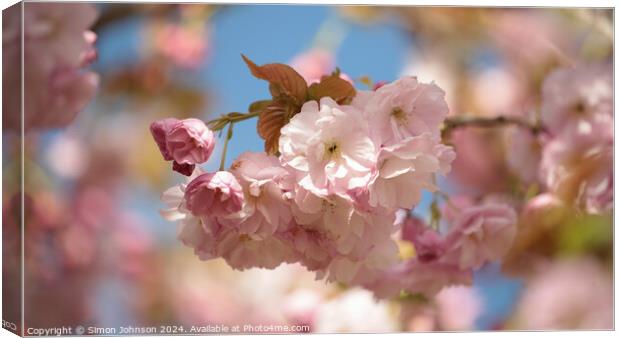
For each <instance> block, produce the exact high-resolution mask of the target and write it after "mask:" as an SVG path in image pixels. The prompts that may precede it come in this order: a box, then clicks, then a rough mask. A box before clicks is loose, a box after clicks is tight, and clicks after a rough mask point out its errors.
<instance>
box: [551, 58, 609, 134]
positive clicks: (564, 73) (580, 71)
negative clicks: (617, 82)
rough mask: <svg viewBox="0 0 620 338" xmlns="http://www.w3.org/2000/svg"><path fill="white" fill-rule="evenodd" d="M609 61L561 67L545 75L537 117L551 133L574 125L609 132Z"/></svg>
mask: <svg viewBox="0 0 620 338" xmlns="http://www.w3.org/2000/svg"><path fill="white" fill-rule="evenodd" d="M612 74H613V72H612V67H611V65H609V64H585V65H579V66H577V67H575V68H563V69H558V70H555V71H553V72H552V73H551V74H550V75H548V76H547V78H546V79H545V82H544V83H543V89H542V108H541V118H542V122H543V125H544V126H545V128H547V130H549V131H551V132H552V133H553V134H554V135H556V136H557V135H559V134H561V133H563V132H569V133H573V132H574V130H575V129H579V130H582V131H583V130H590V129H597V128H601V129H604V130H599V132H601V131H604V132H605V133H606V134H609V133H611V132H612V126H613V116H612V115H613V89H612V83H613V80H612Z"/></svg>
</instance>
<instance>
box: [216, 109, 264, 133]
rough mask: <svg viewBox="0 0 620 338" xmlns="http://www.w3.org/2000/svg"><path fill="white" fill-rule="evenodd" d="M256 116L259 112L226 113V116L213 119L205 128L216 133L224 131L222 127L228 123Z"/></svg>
mask: <svg viewBox="0 0 620 338" xmlns="http://www.w3.org/2000/svg"><path fill="white" fill-rule="evenodd" d="M258 115H260V111H256V112H250V113H247V114H243V113H238V112H231V113H228V114H226V115H222V116H220V117H218V118H216V119H213V120H211V121H209V122H207V126H209V129H211V130H213V131H218V130H222V129H224V127H226V125H227V124H229V123H234V122H240V121H244V120H249V119H251V118H254V117H256V116H258Z"/></svg>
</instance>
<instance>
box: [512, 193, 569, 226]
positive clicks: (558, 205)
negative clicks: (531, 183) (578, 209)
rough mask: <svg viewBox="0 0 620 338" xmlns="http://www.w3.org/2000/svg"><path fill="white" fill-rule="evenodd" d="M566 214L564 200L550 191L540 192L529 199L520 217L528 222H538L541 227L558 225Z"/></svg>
mask: <svg viewBox="0 0 620 338" xmlns="http://www.w3.org/2000/svg"><path fill="white" fill-rule="evenodd" d="M566 216H567V212H566V206H565V205H564V202H562V200H561V199H559V198H558V197H556V196H554V195H552V194H550V193H545V194H540V195H538V196H536V197H534V198H532V199H531V200H529V201H528V202H527V204H526V205H525V208H523V212H522V217H523V218H524V219H525V220H526V221H527V222H528V224H529V223H534V224H538V225H539V226H541V227H543V228H549V227H553V226H555V225H558V224H559V223H561V222H562V221H563V220H564V218H565V217H566Z"/></svg>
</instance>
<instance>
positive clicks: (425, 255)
mask: <svg viewBox="0 0 620 338" xmlns="http://www.w3.org/2000/svg"><path fill="white" fill-rule="evenodd" d="M402 238H403V239H404V240H406V241H409V242H411V243H412V244H413V246H414V248H415V254H416V258H417V259H418V260H419V261H420V262H421V263H427V262H431V261H436V260H438V259H439V258H440V257H442V256H443V255H444V253H445V251H446V249H447V246H446V241H445V238H443V237H442V236H441V235H440V234H439V233H438V232H437V231H435V230H433V229H431V228H430V227H429V226H428V225H427V224H426V223H425V222H424V221H422V220H421V219H419V218H417V217H415V216H411V217H407V219H406V220H405V222H404V224H403V228H402Z"/></svg>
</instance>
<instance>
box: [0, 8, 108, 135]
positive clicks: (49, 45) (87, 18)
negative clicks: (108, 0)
mask: <svg viewBox="0 0 620 338" xmlns="http://www.w3.org/2000/svg"><path fill="white" fill-rule="evenodd" d="M20 8H21V7H15V9H12V10H7V13H6V14H7V15H6V21H5V25H4V28H5V31H6V34H5V35H4V36H3V41H4V42H3V46H4V48H5V52H4V53H3V55H4V57H5V61H6V62H4V65H3V72H2V73H3V76H4V77H5V79H6V81H3V90H4V92H5V93H7V96H14V97H19V96H20V90H21V86H22V85H23V87H24V93H25V94H24V95H25V100H24V101H25V105H24V107H23V108H24V126H25V128H26V129H27V130H28V129H30V128H33V127H45V128H55V127H62V126H65V125H67V124H68V123H70V122H71V121H73V119H74V118H75V116H76V115H77V113H78V112H80V111H81V110H83V109H84V108H85V106H86V104H87V103H88V102H89V101H90V100H91V99H92V97H93V96H94V94H95V91H96V88H97V85H98V82H99V78H98V76H97V75H96V74H95V73H92V72H88V71H87V70H85V69H83V67H85V66H86V65H88V63H89V62H88V61H90V60H92V59H89V58H88V57H86V55H87V54H88V55H92V54H93V53H94V47H93V43H94V39H93V36H94V33H92V32H90V31H88V28H89V27H90V26H91V25H92V24H93V23H94V21H95V19H96V16H97V11H96V9H95V6H94V5H91V4H58V3H29V4H26V5H25V6H24V22H23V24H24V25H23V27H24V31H23V32H21V22H20V20H19V17H20V16H21V13H20V11H19V9H20ZM21 33H23V38H24V45H23V51H24V65H23V69H24V77H23V83H22V78H21V72H20V71H19V67H17V68H16V67H10V65H14V64H19V63H20V59H21V36H22V34H21ZM87 37H88V38H87ZM87 59H88V60H87ZM10 92H14V94H13V95H8V94H9V93H10ZM3 108H4V109H5V114H3V118H4V121H5V123H6V125H7V127H9V128H12V129H18V128H19V125H20V123H21V122H20V116H21V112H20V110H21V107H20V105H19V100H12V102H3Z"/></svg>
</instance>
